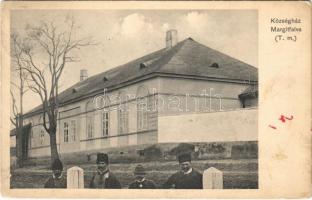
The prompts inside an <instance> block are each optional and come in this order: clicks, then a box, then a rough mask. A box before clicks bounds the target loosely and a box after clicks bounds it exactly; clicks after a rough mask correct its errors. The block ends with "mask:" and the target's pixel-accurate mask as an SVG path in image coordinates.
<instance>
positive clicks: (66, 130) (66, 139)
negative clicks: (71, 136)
mask: <svg viewBox="0 0 312 200" xmlns="http://www.w3.org/2000/svg"><path fill="white" fill-rule="evenodd" d="M64 142H68V123H67V122H64Z"/></svg>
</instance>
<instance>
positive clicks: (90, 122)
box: [86, 99, 94, 139]
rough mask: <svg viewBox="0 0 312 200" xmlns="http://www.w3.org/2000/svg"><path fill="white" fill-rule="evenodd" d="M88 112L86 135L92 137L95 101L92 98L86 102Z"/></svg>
mask: <svg viewBox="0 0 312 200" xmlns="http://www.w3.org/2000/svg"><path fill="white" fill-rule="evenodd" d="M86 113H87V116H86V134H87V135H86V137H87V139H90V138H93V136H94V102H93V100H92V99H91V100H89V101H88V102H87V104H86Z"/></svg>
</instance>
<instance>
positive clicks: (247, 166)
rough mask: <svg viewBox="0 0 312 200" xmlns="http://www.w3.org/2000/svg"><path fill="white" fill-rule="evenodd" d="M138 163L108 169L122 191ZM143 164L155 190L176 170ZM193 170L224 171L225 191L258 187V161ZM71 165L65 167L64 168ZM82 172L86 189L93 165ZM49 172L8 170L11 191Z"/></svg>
mask: <svg viewBox="0 0 312 200" xmlns="http://www.w3.org/2000/svg"><path fill="white" fill-rule="evenodd" d="M137 164H139V163H129V164H128V163H114V164H111V165H110V170H111V171H112V172H113V173H114V174H115V175H116V177H117V179H118V180H119V181H120V183H121V185H122V187H123V188H127V187H128V185H129V183H130V182H131V181H133V178H134V177H133V170H134V168H135V166H136V165H137ZM140 164H142V165H143V166H144V167H145V169H146V171H147V172H148V174H147V178H149V179H151V180H153V181H154V182H155V183H156V185H157V186H158V187H161V185H162V184H163V183H164V182H165V181H166V180H167V179H168V177H169V176H170V175H171V174H173V173H175V172H176V171H177V170H178V169H179V165H178V163H177V162H176V161H166V162H144V163H140ZM192 164H193V167H194V168H195V169H197V170H198V171H200V172H203V171H204V170H205V169H208V168H209V167H215V168H217V169H219V170H221V171H222V172H223V185H224V188H225V189H231V188H246V189H247V188H249V189H252V188H255V189H256V188H258V160H257V159H222V160H198V161H193V162H192ZM73 166H74V165H67V166H65V171H66V169H68V168H70V167H73ZM79 167H81V168H82V169H84V179H85V187H88V185H89V182H90V180H91V177H92V174H93V173H94V172H95V171H96V165H95V164H79ZM65 175H66V174H65ZM49 176H51V171H50V170H49V167H48V166H47V165H39V166H38V165H37V166H28V167H24V168H19V169H14V170H11V188H42V187H43V185H44V183H45V181H46V180H47V178H48V177H49Z"/></svg>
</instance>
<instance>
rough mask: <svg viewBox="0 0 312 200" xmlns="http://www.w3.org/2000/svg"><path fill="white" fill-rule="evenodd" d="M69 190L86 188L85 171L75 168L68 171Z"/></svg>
mask: <svg viewBox="0 0 312 200" xmlns="http://www.w3.org/2000/svg"><path fill="white" fill-rule="evenodd" d="M67 188H84V177H83V169H81V168H80V167H77V166H75V167H71V168H69V169H68V170H67Z"/></svg>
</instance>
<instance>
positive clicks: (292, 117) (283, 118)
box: [269, 115, 312, 131]
mask: <svg viewBox="0 0 312 200" xmlns="http://www.w3.org/2000/svg"><path fill="white" fill-rule="evenodd" d="M293 119H294V116H292V115H291V116H290V117H287V116H285V115H281V116H280V118H279V119H278V120H280V121H281V122H282V123H285V122H286V120H293ZM269 127H270V128H273V129H277V127H276V126H273V125H269ZM311 131H312V129H311Z"/></svg>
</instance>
